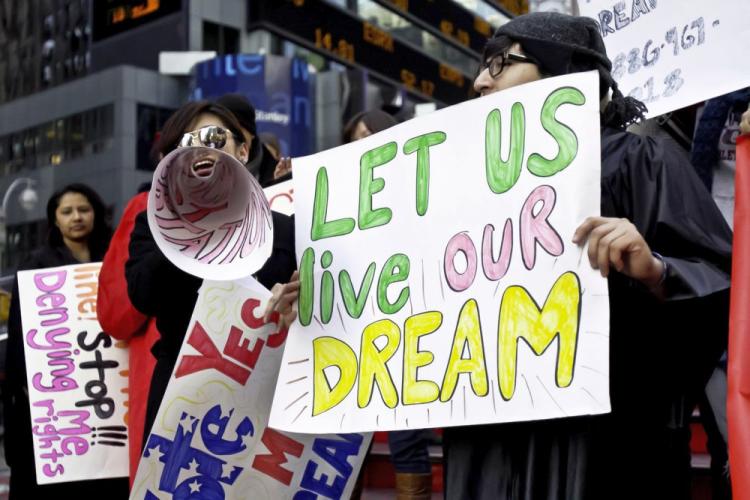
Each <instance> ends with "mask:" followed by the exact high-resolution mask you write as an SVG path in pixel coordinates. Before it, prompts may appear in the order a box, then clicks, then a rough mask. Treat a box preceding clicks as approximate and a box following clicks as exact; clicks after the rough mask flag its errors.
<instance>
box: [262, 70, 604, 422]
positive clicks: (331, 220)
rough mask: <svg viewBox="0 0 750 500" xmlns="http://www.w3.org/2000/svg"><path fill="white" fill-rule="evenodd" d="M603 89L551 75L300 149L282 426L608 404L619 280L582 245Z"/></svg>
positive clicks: (551, 412) (502, 415) (441, 418)
mask: <svg viewBox="0 0 750 500" xmlns="http://www.w3.org/2000/svg"><path fill="white" fill-rule="evenodd" d="M598 92H599V90H598V77H597V74H596V73H595V72H589V73H580V74H575V75H568V76H565V77H559V78H550V79H545V80H541V81H538V82H534V83H532V84H528V85H524V86H521V87H516V88H512V89H509V90H507V91H504V92H501V93H497V94H493V95H490V96H487V97H483V98H480V99H475V100H472V101H469V102H466V103H463V104H459V105H456V106H452V107H450V108H446V109H443V110H441V111H438V112H435V113H432V114H430V115H429V116H426V117H420V118H416V119H413V120H410V121H408V122H405V123H402V124H400V125H398V126H395V127H392V128H390V129H388V130H386V131H384V132H381V133H379V134H376V135H373V136H370V137H368V138H366V139H363V140H361V141H357V142H354V143H351V144H347V145H344V146H341V147H338V148H335V149H332V150H329V151H324V152H322V153H319V154H316V155H312V156H308V157H305V158H295V160H294V175H295V182H296V191H295V213H296V231H297V232H296V242H297V256H298V258H299V259H300V266H299V271H300V276H301V280H302V285H301V290H300V298H299V307H298V309H299V317H298V321H297V322H296V323H295V324H294V325H293V326H292V329H291V331H290V335H289V338H288V340H287V346H286V349H285V351H284V361H283V363H282V370H281V373H280V375H279V380H278V384H277V389H276V394H275V397H274V405H273V410H272V413H271V425H272V426H273V427H275V428H278V429H283V430H287V431H293V432H308V433H319V432H362V431H372V430H394V429H408V428H427V427H441V426H442V427H445V426H455V425H467V424H481V423H491V422H508V421H518V420H537V419H546V418H557V417H565V416H573V415H583V414H597V413H603V412H608V411H609V409H610V406H609V393H608V390H609V388H608V385H609V378H608V377H609V376H608V374H609V365H608V348H609V344H608V333H609V302H608V290H607V282H606V280H605V279H603V278H602V277H601V276H600V275H599V274H598V272H596V271H594V270H592V269H591V267H590V265H589V263H588V261H587V259H586V258H585V257H583V258H582V249H581V248H579V247H577V246H576V245H574V244H573V243H571V239H572V237H573V233H574V231H575V229H576V228H577V227H578V225H579V224H580V223H581V222H583V220H584V219H585V218H586V217H587V216H593V215H599V200H600V155H601V152H600V131H599V98H598V95H599V94H598ZM530 346H533V351H534V352H532V348H530ZM291 381H299V382H295V383H294V384H292V383H291Z"/></svg>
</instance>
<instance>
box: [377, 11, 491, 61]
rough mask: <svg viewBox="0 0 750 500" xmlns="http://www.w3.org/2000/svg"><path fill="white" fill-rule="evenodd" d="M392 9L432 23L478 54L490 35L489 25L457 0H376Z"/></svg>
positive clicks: (446, 35)
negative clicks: (452, 0) (453, 0)
mask: <svg viewBox="0 0 750 500" xmlns="http://www.w3.org/2000/svg"><path fill="white" fill-rule="evenodd" d="M376 1H377V2H378V3H379V4H381V5H383V6H385V7H388V8H390V9H391V10H396V11H401V12H404V13H405V14H410V15H412V16H414V17H415V18H417V19H419V20H421V21H422V22H424V23H425V24H427V25H429V26H432V27H433V28H435V29H436V30H437V31H439V32H440V33H441V34H442V35H443V36H444V37H446V38H448V39H450V40H453V41H454V42H455V43H457V44H459V45H463V46H464V47H466V48H468V49H471V50H472V51H474V52H476V53H477V54H481V53H482V51H483V50H484V44H485V43H487V40H488V39H489V37H490V36H492V31H493V29H492V26H490V23H488V22H487V21H486V20H485V19H484V18H482V17H480V16H477V15H475V14H473V13H472V12H471V11H469V10H467V9H465V8H463V7H462V6H460V5H459V4H457V3H453V2H449V1H446V0H376Z"/></svg>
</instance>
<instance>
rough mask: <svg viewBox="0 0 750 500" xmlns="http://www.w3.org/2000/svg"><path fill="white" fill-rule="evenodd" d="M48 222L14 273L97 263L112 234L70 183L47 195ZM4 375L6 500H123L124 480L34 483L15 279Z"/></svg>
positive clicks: (90, 194)
mask: <svg viewBox="0 0 750 500" xmlns="http://www.w3.org/2000/svg"><path fill="white" fill-rule="evenodd" d="M47 224H48V226H49V236H48V242H47V244H46V245H44V246H42V247H41V248H38V249H37V250H35V251H34V252H33V253H32V254H31V255H30V256H29V258H27V259H26V260H25V261H24V262H23V263H22V264H21V265H20V266H19V268H18V270H19V271H23V270H29V269H43V268H47V267H57V266H65V265H70V264H80V263H84V262H98V261H101V260H102V258H103V257H104V253H105V252H106V251H107V246H108V245H109V239H110V237H111V235H112V230H111V228H110V227H109V225H108V224H107V222H106V209H105V207H104V203H102V200H101V198H100V197H99V195H98V194H97V193H96V192H95V191H94V190H93V189H91V188H90V187H88V186H86V185H85V184H70V185H69V186H66V187H64V188H63V189H61V190H60V191H58V192H56V193H55V194H53V195H52V197H51V198H50V199H49V202H48V203H47ZM6 372H7V381H6V384H5V390H4V391H3V411H4V416H5V459H6V461H7V462H8V465H9V466H10V471H11V474H10V498H19V499H27V498H53V497H60V498H95V497H97V496H99V495H101V492H102V491H106V492H107V495H108V497H109V498H112V499H113V500H114V499H118V498H127V496H128V480H127V478H118V479H101V480H94V481H75V482H69V483H56V484H50V485H44V486H39V485H37V483H36V474H35V470H36V469H35V467H34V445H33V440H32V435H31V413H30V409H29V396H28V394H29V393H28V387H27V384H26V363H25V358H24V353H23V329H22V327H21V310H20V301H19V295H18V280H16V282H15V284H14V285H13V297H12V299H11V304H10V317H9V319H8V349H7V360H6Z"/></svg>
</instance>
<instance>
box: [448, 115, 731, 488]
mask: <svg viewBox="0 0 750 500" xmlns="http://www.w3.org/2000/svg"><path fill="white" fill-rule="evenodd" d="M601 147H602V171H601V176H602V179H601V213H602V216H603V217H624V218H627V219H628V220H630V221H631V222H632V223H633V224H634V225H635V226H636V227H637V228H638V231H639V232H640V233H641V234H642V235H643V237H644V238H645V240H646V242H647V243H648V244H649V246H650V247H651V249H652V250H653V251H654V252H657V253H659V254H660V255H662V256H663V257H664V260H665V262H666V263H667V266H668V274H667V277H666V280H665V282H664V287H665V290H666V297H665V300H664V301H659V300H656V298H655V297H653V296H652V295H651V294H650V293H649V292H648V291H646V290H645V288H644V287H643V286H642V285H640V284H639V283H636V282H634V281H632V280H631V279H629V278H627V277H625V276H624V275H621V274H619V273H616V272H612V273H611V275H610V277H609V280H608V281H609V302H610V333H609V347H610V377H609V384H610V399H611V404H612V413H610V414H607V415H598V416H591V417H575V418H567V419H557V420H547V421H536V422H522V423H509V424H496V425H480V426H471V427H452V428H448V429H446V430H445V434H444V441H443V442H444V446H445V460H446V472H445V475H446V498H447V499H453V498H462V499H463V498H467V499H468V498H471V499H495V498H503V499H510V500H537V499H540V500H563V499H569V498H575V499H600V498H608V499H609V498H612V499H619V498H627V499H632V498H639V499H651V498H655V499H656V498H659V499H662V498H670V499H671V498H686V499H687V498H689V497H690V489H689V488H690V454H689V449H688V440H689V430H688V423H689V415H690V411H691V409H692V407H691V405H690V404H680V402H683V403H684V402H685V401H689V400H690V396H691V393H692V392H693V391H702V389H703V387H705V383H706V381H707V379H708V376H709V375H710V373H711V371H712V370H713V368H714V367H715V366H716V363H717V362H718V360H719V357H720V356H721V354H722V352H723V351H724V349H725V348H726V340H727V332H728V316H729V285H730V269H731V250H732V233H731V231H730V230H729V227H728V226H727V224H726V222H725V221H724V218H723V217H722V215H721V213H720V212H719V210H718V208H717V207H716V205H715V204H714V202H713V200H712V199H711V196H710V194H709V193H708V191H707V190H706V188H705V187H704V186H703V185H702V184H701V182H700V180H699V179H698V177H697V176H696V174H695V172H694V171H693V169H692V167H691V166H690V164H688V163H686V162H681V161H680V157H679V156H678V155H677V154H674V153H671V152H670V151H669V150H668V149H667V148H665V147H663V146H661V145H660V144H659V143H657V142H655V141H653V140H651V139H648V138H641V137H638V136H636V135H633V134H629V133H626V132H620V131H616V130H613V129H604V130H603V131H602V141H601ZM579 368H583V369H586V368H587V367H585V366H581V367H579Z"/></svg>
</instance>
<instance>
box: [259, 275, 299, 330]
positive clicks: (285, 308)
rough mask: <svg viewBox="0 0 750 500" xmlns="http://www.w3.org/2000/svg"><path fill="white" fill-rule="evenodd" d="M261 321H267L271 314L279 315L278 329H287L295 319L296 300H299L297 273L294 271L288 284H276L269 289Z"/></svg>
mask: <svg viewBox="0 0 750 500" xmlns="http://www.w3.org/2000/svg"><path fill="white" fill-rule="evenodd" d="M271 293H272V296H271V298H270V299H268V305H267V306H266V312H265V313H264V314H263V320H264V321H269V320H270V318H271V315H272V314H273V313H279V315H280V319H279V328H280V329H287V328H289V326H291V324H292V323H293V322H294V320H295V319H297V299H298V298H299V271H294V274H292V277H291V278H290V279H289V283H285V284H283V285H282V284H281V283H277V284H276V285H274V287H273V288H272V289H271Z"/></svg>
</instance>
